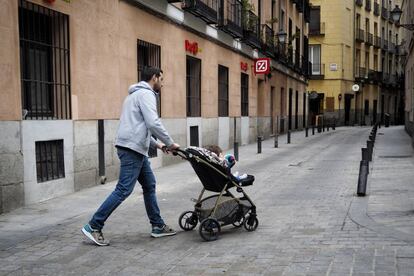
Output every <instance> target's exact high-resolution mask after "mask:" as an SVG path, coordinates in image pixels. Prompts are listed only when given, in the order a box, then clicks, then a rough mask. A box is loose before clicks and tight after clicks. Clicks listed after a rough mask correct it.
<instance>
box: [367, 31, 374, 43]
mask: <svg viewBox="0 0 414 276" xmlns="http://www.w3.org/2000/svg"><path fill="white" fill-rule="evenodd" d="M373 43H374V35H373V34H371V33H367V40H366V41H365V44H366V45H369V46H371V45H372V44H373Z"/></svg>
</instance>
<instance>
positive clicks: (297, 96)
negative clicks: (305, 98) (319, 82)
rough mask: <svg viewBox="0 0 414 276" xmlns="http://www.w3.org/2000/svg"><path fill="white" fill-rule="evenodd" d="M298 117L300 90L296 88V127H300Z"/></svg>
mask: <svg viewBox="0 0 414 276" xmlns="http://www.w3.org/2000/svg"><path fill="white" fill-rule="evenodd" d="M298 119H299V92H298V90H296V94H295V129H298Z"/></svg>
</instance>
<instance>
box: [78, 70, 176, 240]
mask: <svg viewBox="0 0 414 276" xmlns="http://www.w3.org/2000/svg"><path fill="white" fill-rule="evenodd" d="M142 80H143V81H141V82H139V83H137V84H134V85H131V86H130V87H129V90H128V96H127V97H126V99H125V101H124V104H123V106H122V114H121V118H120V121H119V128H118V134H117V138H116V142H115V146H116V148H117V152H118V157H119V159H120V171H119V180H118V184H117V185H116V187H115V190H114V191H113V192H112V193H111V194H110V195H109V196H108V198H107V199H106V200H105V201H104V202H103V203H102V205H101V206H100V207H99V209H98V210H97V211H96V213H95V214H94V215H93V217H92V219H91V220H90V221H89V223H88V224H86V225H85V226H84V227H83V228H82V233H83V234H85V236H86V237H88V238H89V239H90V240H92V241H93V242H95V243H96V244H97V245H109V242H108V241H107V240H105V238H104V236H103V234H102V228H103V226H104V224H105V221H106V220H107V219H108V217H109V216H110V215H111V214H112V212H113V211H115V209H116V208H117V207H118V206H119V205H120V204H121V203H122V202H123V201H124V200H125V199H126V198H127V197H128V196H129V195H130V194H131V193H132V191H133V189H134V186H135V183H136V181H137V180H138V182H139V183H140V184H141V186H142V190H143V194H144V203H145V209H146V212H147V215H148V218H149V222H150V223H151V225H152V232H151V236H152V237H155V238H158V237H163V236H171V235H175V234H176V232H175V231H174V230H173V229H171V228H170V227H169V226H168V225H166V224H165V223H164V221H163V219H162V218H161V215H160V210H159V208H158V203H157V196H156V191H155V183H156V181H155V176H154V173H153V172H152V169H151V167H150V163H149V161H148V149H149V147H150V146H155V147H157V148H158V149H161V150H163V152H164V153H168V151H170V150H174V149H178V148H179V145H178V144H176V143H174V141H173V140H172V139H171V137H170V136H169V134H168V132H167V131H166V130H165V128H164V126H163V125H162V123H161V120H160V118H159V117H158V113H157V100H156V96H157V94H156V92H155V91H159V90H160V89H161V87H162V83H163V72H162V70H161V69H158V68H154V67H146V68H144V70H143V72H142ZM152 135H154V136H155V137H156V138H158V139H159V141H160V142H157V141H156V140H155V139H154V138H153V137H152Z"/></svg>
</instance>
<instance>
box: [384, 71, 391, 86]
mask: <svg viewBox="0 0 414 276" xmlns="http://www.w3.org/2000/svg"><path fill="white" fill-rule="evenodd" d="M389 81H390V74H388V73H384V72H383V73H382V83H383V84H389Z"/></svg>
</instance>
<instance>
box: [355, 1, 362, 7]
mask: <svg viewBox="0 0 414 276" xmlns="http://www.w3.org/2000/svg"><path fill="white" fill-rule="evenodd" d="M362 2H363V1H362V0H355V4H356V5H357V6H360V7H362Z"/></svg>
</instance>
